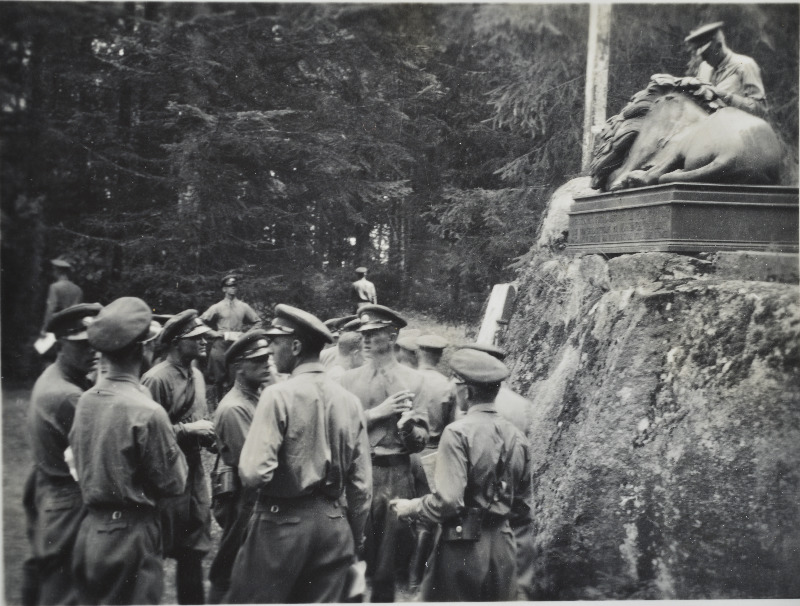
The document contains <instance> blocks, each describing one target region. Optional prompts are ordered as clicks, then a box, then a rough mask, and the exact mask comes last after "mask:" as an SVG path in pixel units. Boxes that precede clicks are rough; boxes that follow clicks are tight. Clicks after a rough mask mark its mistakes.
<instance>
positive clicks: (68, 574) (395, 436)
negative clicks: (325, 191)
mask: <svg viewBox="0 0 800 606" xmlns="http://www.w3.org/2000/svg"><path fill="white" fill-rule="evenodd" d="M222 286H223V290H224V291H225V295H226V298H225V299H224V300H223V301H221V302H220V303H217V304H216V305H214V306H212V307H211V308H210V309H209V310H208V311H207V312H206V313H205V314H203V315H202V316H199V315H198V313H197V312H196V311H195V310H191V309H190V310H185V311H183V312H181V313H178V314H175V315H172V316H159V319H162V320H166V321H165V323H164V324H163V326H161V325H160V324H159V323H158V322H156V321H154V316H153V313H152V311H151V308H150V306H148V305H147V304H146V303H145V302H144V301H142V300H141V299H139V298H135V297H122V298H120V299H117V300H115V301H113V302H112V303H110V304H108V305H106V306H102V305H100V304H97V303H92V304H87V303H78V304H74V305H70V306H69V307H67V308H66V309H63V310H61V311H57V312H54V313H52V314H51V316H50V317H49V319H48V321H47V325H46V329H47V330H48V331H49V332H53V333H54V334H55V335H56V337H57V339H58V343H59V350H58V354H57V357H56V360H55V362H54V363H53V364H52V365H50V366H49V367H48V368H47V369H46V370H45V371H44V372H43V373H42V375H41V376H40V377H39V379H38V380H37V381H36V384H35V386H34V389H33V392H32V396H31V404H30V410H29V419H28V424H29V431H30V434H31V441H32V450H33V458H34V469H33V472H32V474H31V476H30V480H29V482H28V484H27V486H26V496H25V505H26V512H27V514H28V531H29V537H30V540H31V546H32V557H31V558H30V559H29V560H28V561H27V562H26V564H25V571H26V575H25V577H26V580H27V583H26V586H25V588H24V594H25V595H24V596H23V597H24V601H25V603H26V604H60V603H65V604H76V603H77V604H150V603H158V602H159V601H160V599H161V597H162V592H163V585H164V572H163V558H164V557H170V558H174V559H175V560H176V562H177V566H176V589H177V597H178V601H179V603H182V604H200V603H204V602H205V601H206V599H207V600H208V601H209V602H211V603H220V602H223V603H225V602H227V603H286V602H319V601H325V602H338V601H346V600H348V598H349V597H350V596H351V595H352V594H353V593H354V588H353V583H354V580H355V579H357V578H358V570H359V565H358V564H359V562H361V561H365V562H366V576H367V577H368V578H369V579H370V580H371V583H370V586H371V595H370V599H371V601H373V602H389V601H393V600H394V599H395V590H396V587H397V586H398V582H399V581H400V580H401V579H402V577H404V576H407V577H408V580H409V582H410V585H411V587H412V588H413V589H417V588H418V587H421V598H422V599H423V600H432V601H434V600H435V601H439V600H487V599H494V600H509V599H515V598H517V597H525V595H524V593H521V590H520V587H523V588H524V583H521V582H519V580H520V577H521V575H522V577H524V575H525V573H526V571H527V570H528V569H529V568H530V563H531V562H530V557H529V556H530V544H531V540H530V520H531V518H530V512H529V509H528V501H529V497H530V495H529V490H530V461H529V454H528V447H527V438H526V436H525V435H524V433H523V431H524V430H525V428H527V427H528V425H529V419H528V417H527V416H526V415H527V411H528V410H529V405H530V403H529V402H528V401H527V400H525V399H524V398H521V397H520V396H517V395H516V394H513V392H510V391H509V390H508V389H507V388H506V387H505V386H504V385H503V384H502V382H503V380H504V379H505V378H506V376H507V375H508V369H507V368H506V366H505V365H504V364H503V362H502V361H501V359H502V352H501V351H499V350H498V349H497V348H495V347H493V346H480V345H477V344H473V345H469V346H465V347H464V348H462V349H460V350H458V351H456V353H454V354H453V355H452V356H451V359H450V362H449V366H450V368H451V370H452V375H453V379H448V378H446V377H445V376H444V375H442V374H441V373H439V371H438V370H437V367H438V366H440V360H441V357H442V354H443V351H444V350H445V348H446V347H447V345H448V343H447V342H446V341H445V340H444V339H442V338H441V337H438V336H435V335H423V336H420V337H418V338H416V339H415V340H414V343H413V345H411V346H409V345H408V344H406V347H411V349H413V350H414V356H413V359H412V360H411V361H409V362H407V363H405V364H401V363H399V362H398V359H397V356H396V351H397V349H398V347H397V340H398V335H399V331H400V330H401V329H403V328H404V327H405V326H406V321H405V320H404V319H403V318H402V317H401V316H400V315H399V314H398V313H396V312H395V311H393V310H392V309H390V308H388V307H385V306H381V305H377V304H374V303H367V304H359V305H358V310H357V314H356V315H352V316H348V317H345V318H337V319H333V320H330V321H328V322H327V323H323V322H322V321H320V320H319V319H318V318H316V317H315V316H313V315H312V314H310V313H308V312H306V311H303V310H301V309H298V308H296V307H292V306H289V305H277V306H276V308H275V312H274V318H273V319H272V321H271V324H270V325H269V327H268V328H266V329H262V328H260V327H259V326H258V325H259V324H260V322H261V320H260V318H259V317H258V315H257V314H256V313H255V312H254V311H253V310H252V308H250V307H249V306H247V305H246V304H244V303H243V302H241V301H239V300H238V299H237V298H236V292H235V288H236V278H235V277H234V276H228V277H226V278H225V279H224V280H223V283H222ZM203 319H205V320H206V321H207V323H206V322H204V321H203ZM245 322H250V323H251V324H252V325H254V326H255V328H251V329H250V330H247V331H244V330H243V329H244V326H243V323H245ZM209 325H211V326H209ZM225 333H234V337H235V338H234V339H233V342H232V343H229V344H228V345H227V346H226V347H225V348H224V351H223V355H222V360H221V362H219V361H218V360H217V361H216V362H215V363H220V364H221V368H217V371H219V372H218V373H216V374H212V377H213V379H212V380H220V378H221V377H225V378H226V379H227V380H230V381H231V382H232V385H231V387H230V389H229V391H227V393H226V394H225V395H224V397H222V399H221V400H220V401H219V404H218V406H217V407H216V410H215V411H214V414H213V421H212V420H209V419H208V417H209V416H210V415H209V411H208V408H207V404H206V390H205V381H204V378H203V374H202V372H201V371H200V370H199V368H198V361H200V360H202V359H203V358H204V357H205V355H206V347H207V342H208V340H209V338H211V337H216V340H215V341H213V342H212V345H211V352H214V351H215V350H216V351H219V350H220V349H221V348H220V346H219V343H225V342H226V340H231V339H230V336H231V335H230V334H228V335H226V334H225ZM226 336H227V337H228V339H226ZM487 352H490V353H487ZM490 354H491V355H490ZM412 366H414V367H412ZM145 368H147V370H146V371H145V372H144V373H143V374H142V372H143V370H144V369H145ZM498 394H501V395H500V396H498ZM502 394H505V395H502ZM509 394H510V397H509ZM506 409H507V410H506ZM203 449H208V450H210V451H212V452H216V461H215V463H214V465H213V469H212V471H211V481H210V482H209V481H208V478H207V476H206V471H205V469H204V466H203V461H202V459H201V451H202V450H203ZM434 453H435V454H434ZM431 455H433V456H432V457H431ZM434 459H435V463H434V464H433V465H430V464H429V463H430V461H432V460H434ZM423 463H424V464H423ZM434 468H435V471H433V469H434ZM209 485H210V487H211V488H210V489H209ZM212 494H213V498H212ZM212 514H213V516H214V517H215V519H216V520H217V521H218V523H219V525H220V526H221V528H222V536H221V539H220V541H219V545H218V549H217V552H216V554H215V556H214V558H213V561H212V562H211V566H210V569H209V581H210V591H209V594H208V595H207V596H206V595H205V591H204V583H203V569H202V561H203V559H204V557H205V556H206V554H207V553H208V552H209V551H211V549H212V547H213V545H212V540H211V534H210V528H211V515H212ZM515 535H516V536H515ZM518 561H519V563H518ZM361 570H363V567H362V568H361ZM403 580H404V579H403Z"/></svg>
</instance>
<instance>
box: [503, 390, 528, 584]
mask: <svg viewBox="0 0 800 606" xmlns="http://www.w3.org/2000/svg"><path fill="white" fill-rule="evenodd" d="M494 405H495V407H496V408H497V412H498V413H500V416H502V417H504V418H506V419H508V420H509V421H511V424H512V425H513V426H514V427H516V428H517V429H520V430H521V431H522V432H523V433H524V434H525V437H526V438H528V440H529V441H528V445H530V433H531V430H532V427H531V413H532V411H533V402H531V401H530V400H528V399H527V398H524V397H522V396H521V395H519V394H518V393H516V392H515V391H512V390H511V389H509V388H508V387H506V386H505V385H502V386H501V387H500V392H499V393H498V394H497V398H496V399H495V401H494ZM528 522H529V520H527V519H521V520H520V519H515V520H512V523H511V528H512V530H513V531H514V537H515V538H516V544H517V581H518V583H517V584H518V586H519V591H520V594H519V598H520V599H525V600H527V599H530V595H529V592H530V591H531V590H532V588H533V580H534V579H533V564H534V561H533V559H534V546H533V533H532V532H531V529H530V525H529V523H528Z"/></svg>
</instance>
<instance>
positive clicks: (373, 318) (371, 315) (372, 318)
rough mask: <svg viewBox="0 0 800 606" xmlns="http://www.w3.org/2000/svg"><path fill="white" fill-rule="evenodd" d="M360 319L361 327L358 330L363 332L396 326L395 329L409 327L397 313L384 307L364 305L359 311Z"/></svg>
mask: <svg viewBox="0 0 800 606" xmlns="http://www.w3.org/2000/svg"><path fill="white" fill-rule="evenodd" d="M358 319H359V321H360V322H361V326H360V327H358V328H357V329H356V330H358V331H359V332H363V331H365V330H375V329H376V328H385V327H387V326H394V327H395V328H403V327H405V326H407V325H408V322H406V321H405V320H404V319H403V318H402V317H401V316H400V315H399V314H398V313H397V312H396V311H394V310H392V309H389V308H388V307H384V306H383V305H375V304H370V305H364V306H363V307H362V308H360V309H359V310H358Z"/></svg>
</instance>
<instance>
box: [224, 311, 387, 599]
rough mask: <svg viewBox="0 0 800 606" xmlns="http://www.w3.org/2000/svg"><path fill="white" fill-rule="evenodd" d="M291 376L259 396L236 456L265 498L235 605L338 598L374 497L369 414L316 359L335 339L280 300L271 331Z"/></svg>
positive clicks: (239, 573)
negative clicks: (334, 380)
mask: <svg viewBox="0 0 800 606" xmlns="http://www.w3.org/2000/svg"><path fill="white" fill-rule="evenodd" d="M266 332H267V334H268V335H269V337H270V340H271V343H270V351H271V353H272V356H273V359H274V362H275V366H276V367H277V369H278V371H279V372H281V373H291V376H290V377H289V379H288V380H286V381H284V382H280V383H276V384H274V385H270V386H268V387H266V388H265V389H264V390H263V391H262V392H261V397H260V398H259V401H258V406H257V408H256V412H255V417H254V419H253V424H252V427H251V430H250V432H249V433H248V434H247V439H246V440H245V443H244V447H243V448H242V454H241V457H240V458H239V475H240V477H241V479H242V482H243V483H244V484H245V485H246V486H249V487H251V488H253V489H258V491H259V496H258V501H257V503H256V506H255V509H254V511H253V515H252V517H251V519H250V523H249V526H248V531H247V536H246V538H245V541H244V544H243V545H242V547H241V549H240V550H239V554H238V555H237V557H236V562H235V564H234V567H233V574H232V576H231V589H230V592H229V594H228V596H227V600H228V601H230V602H231V603H279V602H280V603H287V602H338V601H340V600H341V599H342V597H343V592H344V589H345V581H346V579H347V575H348V571H349V569H350V567H351V566H352V565H353V563H354V562H353V560H354V555H355V552H356V551H357V550H358V551H360V545H361V544H362V543H363V536H364V524H365V521H366V517H367V513H368V512H369V506H370V502H371V498H372V495H371V469H370V460H369V446H368V442H367V429H366V421H365V419H364V413H363V411H362V409H361V405H360V403H359V401H358V399H357V398H356V397H355V396H353V395H352V394H350V393H348V392H347V391H346V390H345V389H343V388H342V387H341V386H339V385H337V384H336V383H335V382H333V381H332V380H331V379H330V378H328V377H327V375H326V374H325V372H324V369H323V367H322V365H321V364H320V362H319V352H320V351H321V350H322V346H323V345H324V344H325V343H326V342H330V341H331V335H330V332H329V331H328V329H327V328H326V327H325V325H324V324H323V323H322V322H321V321H320V320H318V319H317V318H316V317H314V316H313V315H311V314H309V313H307V312H305V311H303V310H300V309H297V308H296V307H291V306H289V305H278V306H276V308H275V317H274V319H273V320H272V326H271V327H270V328H269V329H268V330H267V331H266Z"/></svg>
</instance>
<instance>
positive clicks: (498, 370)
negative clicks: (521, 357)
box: [450, 349, 509, 384]
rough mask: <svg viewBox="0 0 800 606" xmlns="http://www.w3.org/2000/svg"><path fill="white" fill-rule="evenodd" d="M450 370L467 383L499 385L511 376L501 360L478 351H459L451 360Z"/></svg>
mask: <svg viewBox="0 0 800 606" xmlns="http://www.w3.org/2000/svg"><path fill="white" fill-rule="evenodd" d="M450 368H452V369H453V372H454V373H455V374H456V375H458V376H459V377H461V378H462V379H463V380H464V382H466V383H478V384H485V383H499V382H500V381H502V380H503V379H505V378H506V377H507V376H508V375H509V370H508V367H507V366H506V365H505V364H503V363H502V362H501V361H500V360H498V359H497V358H495V357H493V356H491V355H490V354H488V353H486V352H483V351H478V350H476V349H459V350H458V351H457V352H456V353H454V354H453V356H452V357H451V358H450Z"/></svg>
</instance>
